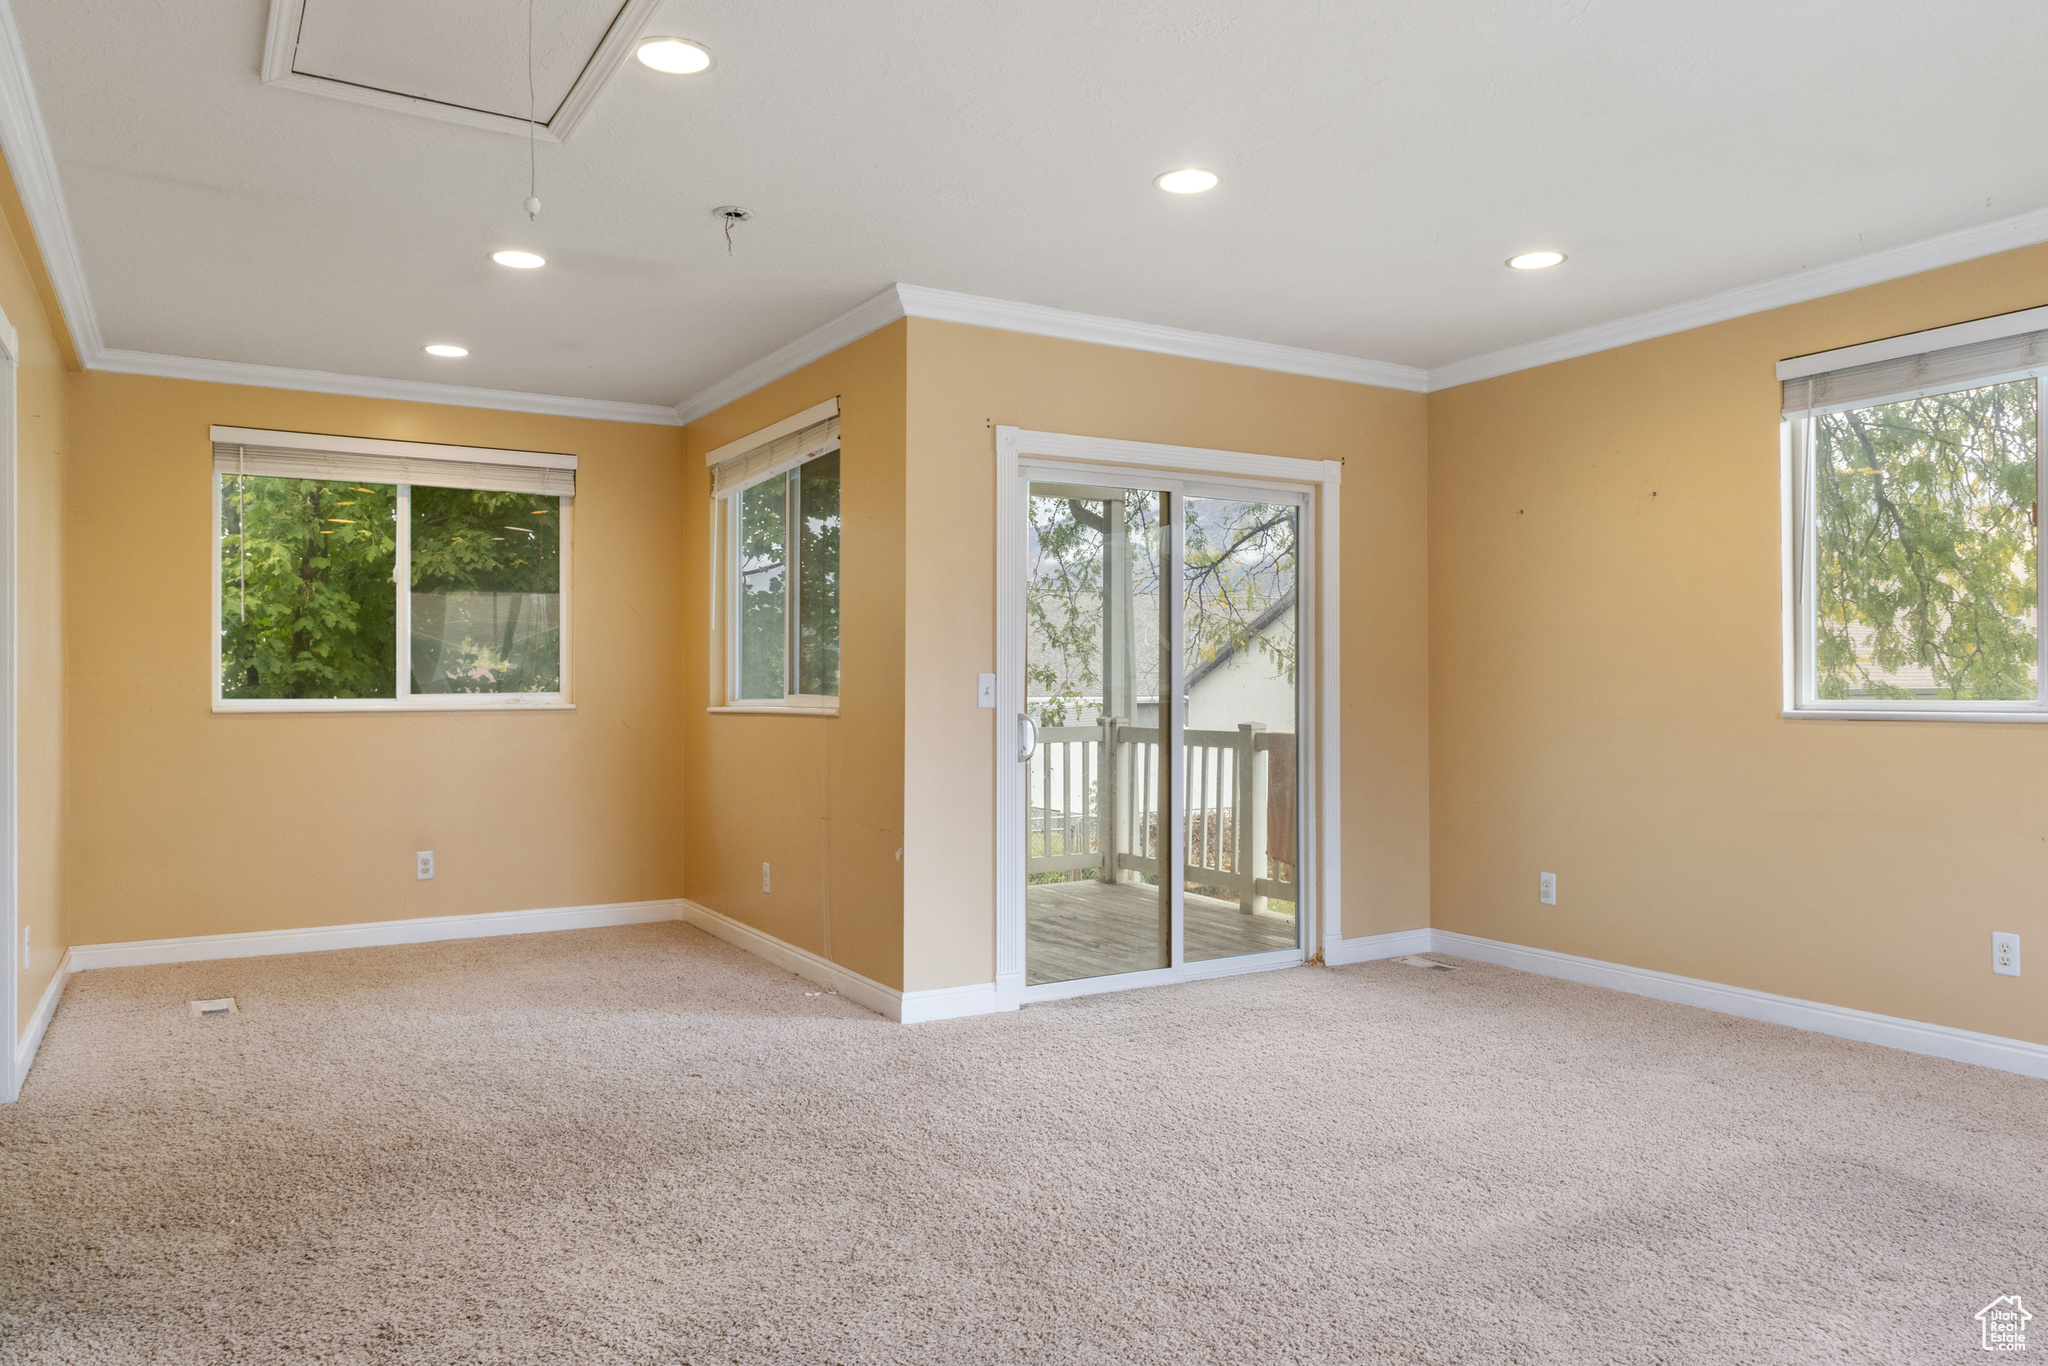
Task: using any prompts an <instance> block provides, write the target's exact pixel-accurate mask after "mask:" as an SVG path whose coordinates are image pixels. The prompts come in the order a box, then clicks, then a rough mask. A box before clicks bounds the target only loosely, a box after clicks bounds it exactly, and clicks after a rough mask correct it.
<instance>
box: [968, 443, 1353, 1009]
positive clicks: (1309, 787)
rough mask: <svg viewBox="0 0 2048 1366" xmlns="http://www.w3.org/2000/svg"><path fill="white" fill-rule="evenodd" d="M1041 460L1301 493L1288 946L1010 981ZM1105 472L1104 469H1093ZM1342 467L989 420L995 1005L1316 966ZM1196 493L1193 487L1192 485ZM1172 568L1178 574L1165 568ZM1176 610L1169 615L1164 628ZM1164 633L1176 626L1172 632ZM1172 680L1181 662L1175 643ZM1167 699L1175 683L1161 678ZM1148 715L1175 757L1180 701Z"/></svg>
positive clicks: (1339, 914)
mask: <svg viewBox="0 0 2048 1366" xmlns="http://www.w3.org/2000/svg"><path fill="white" fill-rule="evenodd" d="M1027 462H1028V463H1029V464H1031V465H1040V464H1042V463H1050V464H1055V465H1057V466H1059V467H1063V468H1066V469H1070V470H1072V471H1073V473H1074V475H1075V476H1076V480H1077V482H1089V471H1088V470H1087V468H1086V467H1088V466H1095V467H1098V470H1097V474H1096V477H1095V478H1094V479H1093V482H1097V483H1100V482H1102V481H1103V478H1104V477H1114V478H1118V479H1122V480H1125V481H1126V482H1129V483H1132V484H1134V485H1135V486H1137V487H1151V486H1152V484H1153V483H1154V482H1156V481H1158V480H1160V479H1165V480H1169V481H1172V482H1173V484H1174V485H1176V486H1178V485H1181V484H1185V483H1188V482H1190V476H1193V477H1194V478H1193V480H1192V482H1194V483H1201V482H1203V481H1202V476H1205V475H1207V476H1212V477H1215V476H1220V477H1222V478H1224V479H1228V478H1231V477H1233V476H1236V477H1239V478H1249V479H1256V480H1260V481H1270V482H1279V483H1283V484H1287V485H1289V486H1291V487H1292V488H1294V489H1295V490H1297V491H1301V492H1305V493H1306V494H1307V495H1308V507H1309V510H1310V516H1308V517H1306V518H1304V519H1303V524H1302V530H1303V532H1304V540H1306V541H1307V542H1308V548H1309V549H1310V550H1311V552H1312V553H1311V554H1310V555H1304V556H1303V557H1302V563H1303V568H1304V570H1312V572H1305V573H1303V574H1302V576H1301V581H1300V585H1299V589H1298V591H1299V592H1300V593H1301V594H1302V596H1303V603H1302V615H1301V620H1302V622H1303V623H1304V625H1305V627H1306V628H1307V629H1302V630H1298V631H1297V640H1298V641H1300V643H1301V646H1300V647H1305V648H1303V652H1304V653H1305V654H1308V655H1309V656H1310V660H1309V663H1310V667H1309V668H1307V669H1303V670H1301V671H1300V672H1299V674H1298V675H1297V677H1298V678H1299V680H1300V687H1301V688H1302V690H1303V693H1304V694H1305V695H1304V698H1303V702H1302V707H1301V715H1302V718H1303V720H1304V721H1305V722H1306V723H1307V724H1308V725H1310V726H1312V727H1313V728H1314V730H1313V735H1312V736H1311V740H1312V743H1311V744H1309V745H1305V746H1303V747H1302V750H1301V756H1300V758H1301V767H1302V770H1303V773H1302V776H1301V781H1302V785H1303V790H1304V791H1305V792H1308V793H1311V794H1314V796H1315V798H1316V800H1314V801H1311V802H1308V803H1305V804H1304V807H1303V810H1302V813H1301V815H1302V821H1301V826H1302V832H1301V833H1302V844H1303V848H1304V850H1306V851H1308V853H1307V854H1306V856H1305V857H1304V859H1303V867H1302V870H1301V872H1302V900H1301V902H1300V909H1301V912H1302V915H1301V927H1302V943H1301V946H1300V948H1299V949H1292V950H1282V951H1280V952H1276V953H1263V954H1249V955H1245V956H1243V957H1238V958H1219V959H1214V960H1209V961H1206V962H1199V963H1185V962H1183V961H1182V954H1181V951H1180V945H1179V943H1178V942H1176V943H1175V945H1174V946H1173V956H1172V961H1173V963H1174V964H1175V966H1172V967H1166V968H1155V969H1152V970H1150V971H1147V972H1132V973H1122V974H1119V975H1117V976H1114V977H1094V978H1086V979H1083V980H1080V981H1075V982H1060V983H1046V984H1043V985H1041V986H1038V987H1033V988H1031V989H1030V990H1029V991H1028V992H1027V990H1026V989H1025V986H1024V934H1025V924H1024V860H1025V855H1026V839H1027V836H1026V832H1025V829H1024V814H1025V813H1024V807H1025V794H1024V773H1025V770H1024V765H1023V761H1022V760H1021V759H1020V757H1019V754H1020V750H1021V747H1022V746H1021V740H1022V736H1021V731H1022V725H1021V722H1020V720H1019V718H1020V717H1021V716H1022V715H1023V714H1024V702H1025V697H1024V650H1025V621H1024V543H1025V542H1024V527H1025V511H1026V499H1027V497H1028V487H1027V479H1028V475H1027V474H1026V472H1025V466H1026V463H1027ZM1105 467H1106V468H1105ZM1342 477H1343V466H1342V465H1341V464H1340V463H1339V462H1337V461H1335V460H1295V459H1290V458H1288V457H1286V456H1276V455H1253V454H1248V453H1245V452H1242V451H1216V450H1205V449H1203V448H1201V447H1197V446H1166V445H1157V444H1154V443H1152V442H1146V441H1118V440H1114V439H1111V438H1108V437H1093V436H1069V435H1064V434H1061V433H1058V432H1034V431H1025V430H1021V429H1019V428H1016V427H997V428H996V718H997V720H996V744H995V764H996V860H995V862H996V1005H997V1008H998V1009H1000V1010H1014V1009H1016V1008H1017V1007H1018V1006H1019V1005H1021V1004H1023V1003H1024V1002H1025V1001H1026V1000H1041V999H1049V998H1051V997H1055V996H1073V995H1083V994H1088V993H1092V992H1098V991H1118V990H1122V989H1124V988H1126V987H1136V986H1152V985H1156V984H1163V983H1166V982H1179V981H1188V980H1192V979H1194V978H1198V977H1220V976H1225V975H1228V974H1231V973H1238V972H1257V971H1261V970H1264V969H1267V968H1280V967H1289V966H1292V965H1293V964H1296V963H1299V962H1302V961H1303V960H1304V959H1306V960H1308V961H1317V960H1318V959H1320V958H1321V957H1322V956H1323V954H1324V952H1325V950H1326V949H1327V948H1328V947H1330V946H1333V945H1334V944H1335V943H1336V942H1337V941H1338V940H1340V939H1342V938H1343V935H1344V921H1343V877H1342V853H1341V849H1340V844H1341V838H1340V834H1341V831H1342V828H1343V822H1342V809H1341V803H1342V787H1341V781H1342V767H1341V764H1340V762H1339V753H1340V740H1341V730H1340V718H1339V715H1338V696H1339V693H1338V661H1339V657H1340V648H1339V647H1340V640H1339V634H1338V625H1337V623H1338V604H1339V598H1338V559H1337V543H1338V530H1339V521H1338V491H1339V486H1340V483H1341V480H1342ZM1196 496H1202V495H1201V494H1200V493H1197V494H1196ZM1176 577H1178V576H1176ZM1166 597H1167V600H1168V602H1169V604H1171V605H1170V606H1169V611H1173V612H1175V613H1176V614H1177V613H1178V604H1179V595H1178V594H1176V593H1169V594H1167V595H1166ZM1177 621H1178V617H1177V615H1176V617H1175V623H1176V624H1177ZM1176 635H1177V632H1176ZM1173 668H1174V670H1175V674H1176V677H1177V676H1178V671H1179V669H1180V668H1181V664H1180V661H1179V658H1178V652H1175V659H1174V661H1173ZM1168 692H1169V694H1170V695H1173V696H1177V695H1178V690H1177V689H1176V688H1173V687H1169V689H1168ZM1160 715H1161V717H1162V719H1164V718H1171V720H1170V726H1171V729H1172V732H1173V735H1172V739H1171V740H1169V748H1168V753H1170V754H1171V753H1178V752H1179V747H1178V746H1177V745H1174V744H1173V741H1177V740H1178V739H1179V732H1180V730H1181V729H1182V727H1183V718H1182V717H1181V714H1180V710H1179V708H1177V707H1173V706H1164V707H1162V708H1161V710H1160ZM1179 768H1180V764H1179V762H1178V760H1176V762H1175V775H1174V781H1175V783H1176V784H1178V783H1179V782H1180V773H1179ZM1170 838H1171V839H1172V841H1173V848H1172V849H1171V851H1170V858H1171V860H1172V862H1171V864H1170V866H1171V867H1174V868H1178V867H1180V866H1181V864H1182V862H1183V861H1184V857H1183V851H1182V850H1181V849H1180V847H1179V843H1180V841H1181V840H1182V839H1184V838H1185V836H1184V832H1182V831H1180V829H1179V822H1175V823H1173V829H1172V831H1171V832H1170Z"/></svg>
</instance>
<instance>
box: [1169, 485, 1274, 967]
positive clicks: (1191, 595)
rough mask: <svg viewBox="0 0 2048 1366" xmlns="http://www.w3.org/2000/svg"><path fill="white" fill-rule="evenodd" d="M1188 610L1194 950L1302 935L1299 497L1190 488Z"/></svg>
mask: <svg viewBox="0 0 2048 1366" xmlns="http://www.w3.org/2000/svg"><path fill="white" fill-rule="evenodd" d="M1186 508H1187V513H1186V517H1185V520H1184V527H1183V533H1182V535H1183V539H1182V546H1183V553H1182V560H1181V594H1182V598H1181V611H1182V614H1183V615H1182V620H1183V639H1184V649H1185V656H1184V660H1183V663H1184V666H1185V668H1186V671H1187V672H1186V685H1187V693H1186V700H1187V711H1186V716H1187V734H1186V745H1187V748H1186V752H1185V762H1186V764H1187V770H1186V773H1187V778H1186V784H1187V825H1186V829H1187V879H1186V885H1185V889H1184V891H1183V893H1182V902H1183V907H1182V915H1183V927H1182V932H1181V933H1182V949H1183V957H1184V958H1185V960H1186V961H1188V962H1191V963H1192V962H1195V961H1197V960H1200V959H1205V958H1234V957H1236V956H1237V955H1239V954H1245V953H1270V952H1272V951H1273V950H1275V949H1291V948H1294V947H1295V946H1296V945H1297V944H1298V943H1299V938H1298V934H1299V928H1298V925H1297V917H1296V915H1295V908H1296V902H1297V900H1298V898H1297V897H1296V895H1295V891H1294V888H1295V886H1296V881H1297V873H1296V870H1297V869H1298V868H1299V867H1300V863H1299V858H1300V854H1299V851H1298V845H1299V842H1300V828H1299V824H1300V823H1299V822H1298V821H1297V820H1296V818H1295V813H1296V810H1297V800H1296V799H1297V793H1298V790H1299V787H1300V784H1299V783H1298V782H1297V781H1296V773H1295V746H1294V738H1295V715H1296V676H1295V655H1294V642H1295V626H1296V617H1297V612H1296V605H1295V588H1296V580H1297V575H1298V573H1299V565H1298V564H1297V562H1296V553H1295V552H1296V547H1297V542H1296V530H1297V526H1296V514H1297V511H1298V510H1297V509H1296V508H1294V507H1292V506H1289V505H1286V504H1277V503H1252V502H1240V501H1238V500H1235V499H1229V498H1190V499H1188V500H1187V502H1186Z"/></svg>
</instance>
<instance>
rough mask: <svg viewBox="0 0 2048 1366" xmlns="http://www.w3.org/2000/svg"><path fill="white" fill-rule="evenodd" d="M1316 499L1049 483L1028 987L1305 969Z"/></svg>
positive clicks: (1031, 549)
mask: <svg viewBox="0 0 2048 1366" xmlns="http://www.w3.org/2000/svg"><path fill="white" fill-rule="evenodd" d="M1302 503H1303V499H1302V498H1301V496H1300V495H1298V494H1291V493H1284V492H1279V491H1275V492H1274V494H1272V495H1271V497H1270V499H1268V498H1266V497H1262V496H1236V491H1234V490H1233V491H1220V490H1219V491H1212V490H1205V489H1200V488H1191V487H1190V486H1188V485H1185V484H1183V483H1181V482H1180V481H1178V480H1161V481H1159V482H1158V483H1157V484H1156V485H1152V486H1147V485H1142V484H1130V485H1122V484H1095V483H1081V482H1058V481H1054V480H1051V479H1046V478H1038V479H1034V480H1033V481H1032V482H1031V483H1030V485H1029V495H1028V497H1027V499H1026V508H1027V523H1028V525H1027V527H1026V541H1025V564H1024V571H1025V572H1024V598H1025V601H1024V621H1025V652H1024V672H1025V686H1024V699H1025V715H1024V718H1023V724H1022V733H1021V735H1020V758H1021V759H1022V760H1023V768H1024V774H1023V782H1024V786H1025V793H1024V802H1023V808H1024V821H1025V827H1026V829H1025V858H1024V881H1025V887H1024V911H1025V954H1024V970H1025V976H1024V983H1025V987H1026V989H1027V990H1029V989H1030V988H1034V987H1037V988H1047V987H1052V986H1054V985H1055V984H1060V983H1072V982H1083V981H1093V980H1095V979H1101V978H1111V977H1126V976H1129V975H1130V974H1150V975H1151V978H1152V979H1160V980H1166V979H1170V978H1171V976H1172V975H1174V974H1176V973H1177V972H1179V971H1180V970H1182V969H1185V968H1186V967H1187V966H1188V965H1190V964H1196V963H1212V962H1214V961H1216V960H1222V959H1252V958H1261V957H1266V956H1273V955H1279V956H1281V957H1285V956H1287V955H1290V954H1291V955H1293V956H1295V957H1297V958H1298V957H1299V955H1300V951H1301V943H1302V940H1301V934H1300V925H1299V916H1298V914H1297V910H1298V903H1299V898H1298V896H1297V895H1296V893H1295V888H1296V886H1297V885H1298V882H1299V874H1298V872H1297V869H1298V867H1299V859H1300V853H1299V845H1300V833H1299V829H1300V822H1299V820H1298V819H1297V815H1296V813H1297V809H1298V793H1299V788H1300V783H1299V781H1298V766H1297V763H1296V753H1295V735H1296V732H1297V729H1298V728H1297V724H1296V718H1297V716H1298V714H1299V712H1300V701H1299V687H1298V668H1297V661H1296V640H1297V636H1298V614H1299V607H1298V598H1299V594H1298V591H1297V588H1298V584H1297V579H1298V576H1299V573H1300V566H1299V540H1300V519H1301V511H1302ZM1169 702H1170V703H1172V704H1171V705H1168V703H1169ZM1137 980H1144V979H1133V981H1134V984H1135V982H1136V981H1137Z"/></svg>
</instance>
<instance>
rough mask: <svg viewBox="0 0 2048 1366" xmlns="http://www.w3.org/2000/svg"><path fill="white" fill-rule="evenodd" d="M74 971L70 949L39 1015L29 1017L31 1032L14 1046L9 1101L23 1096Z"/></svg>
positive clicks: (39, 1004)
mask: <svg viewBox="0 0 2048 1366" xmlns="http://www.w3.org/2000/svg"><path fill="white" fill-rule="evenodd" d="M74 970H75V969H74V968H73V966H72V961H71V951H70V950H69V949H66V950H65V952H64V959H63V961H62V962H60V963H58V964H57V975H56V976H54V977H52V978H51V979H50V985H48V986H47V987H44V988H43V999H42V1000H40V1001H38V1002H36V1013H35V1014H33V1015H31V1016H29V1017H28V1028H27V1029H25V1030H23V1031H22V1035H21V1040H20V1042H18V1043H16V1044H15V1045H14V1080H13V1085H12V1086H11V1087H10V1088H9V1091H10V1094H9V1095H8V1096H7V1097H6V1099H8V1100H13V1099H14V1098H15V1096H18V1095H20V1094H21V1084H22V1083H23V1082H24V1081H27V1080H28V1069H29V1068H31V1067H33V1066H35V1061H36V1050H37V1049H39V1048H41V1047H42V1046H43V1035H44V1034H45V1033H46V1032H47V1031H48V1030H49V1028H50V1020H51V1017H53V1016H54V1015H56V1013H57V1003H58V1002H59V1001H61V1000H63V999H64V984H65V983H66V982H67V981H69V980H71V974H72V972H73V971H74Z"/></svg>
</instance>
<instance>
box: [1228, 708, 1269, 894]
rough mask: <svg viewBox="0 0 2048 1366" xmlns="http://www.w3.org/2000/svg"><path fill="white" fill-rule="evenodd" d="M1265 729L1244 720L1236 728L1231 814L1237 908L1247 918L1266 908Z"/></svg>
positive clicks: (1255, 723)
mask: <svg viewBox="0 0 2048 1366" xmlns="http://www.w3.org/2000/svg"><path fill="white" fill-rule="evenodd" d="M1265 730H1266V728H1265V726H1264V725H1263V724H1261V723H1259V722H1257V721H1246V722H1242V723H1240V724H1239V726H1238V728H1237V763H1236V764H1234V765H1233V767H1234V768H1236V769H1237V793H1236V798H1237V800H1236V806H1237V809H1236V810H1235V811H1233V812H1231V817H1230V819H1231V824H1232V825H1233V826H1235V827H1236V829H1235V830H1233V831H1232V833H1233V834H1234V835H1236V837H1237V838H1236V839H1235V840H1233V841H1232V843H1233V844H1235V845H1236V856H1235V858H1234V859H1233V860H1232V861H1233V862H1234V863H1236V865H1237V869H1236V871H1237V877H1238V884H1237V909H1238V910H1240V911H1242V912H1243V913H1244V914H1246V915H1250V914H1252V913H1253V912H1254V911H1263V910H1265V909H1266V898H1264V897H1262V896H1260V895H1259V878H1260V876H1261V875H1262V874H1263V873H1264V872H1265V871H1266V752H1265V751H1264V750H1262V749H1260V748H1259V736H1261V735H1263V734H1264V733H1265Z"/></svg>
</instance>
